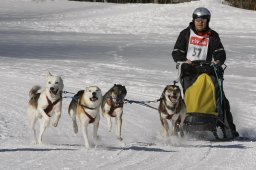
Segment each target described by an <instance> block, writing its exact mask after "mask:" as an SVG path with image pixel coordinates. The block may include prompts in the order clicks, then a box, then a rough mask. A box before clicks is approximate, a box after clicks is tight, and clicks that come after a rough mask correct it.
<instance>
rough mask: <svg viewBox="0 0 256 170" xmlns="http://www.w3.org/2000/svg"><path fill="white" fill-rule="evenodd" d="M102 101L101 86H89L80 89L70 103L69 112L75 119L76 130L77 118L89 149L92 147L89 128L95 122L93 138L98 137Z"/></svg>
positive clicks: (75, 128)
mask: <svg viewBox="0 0 256 170" xmlns="http://www.w3.org/2000/svg"><path fill="white" fill-rule="evenodd" d="M101 101H102V93H101V90H100V88H99V87H97V86H89V87H86V88H85V90H80V91H78V92H77V94H76V95H75V96H74V97H73V99H72V101H71V102H70V104H69V108H68V113H69V115H70V117H71V118H72V121H73V129H74V132H75V133H77V132H78V127H77V122H76V118H78V119H79V121H80V124H81V129H82V134H83V137H84V144H85V147H86V148H87V149H89V148H90V143H89V140H88V133H87V128H88V125H89V124H90V123H93V138H94V139H95V140H96V139H97V138H98V136H97V132H98V127H99V121H100V114H99V108H100V104H101Z"/></svg>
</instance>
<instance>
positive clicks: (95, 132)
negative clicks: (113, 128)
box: [93, 114, 100, 140]
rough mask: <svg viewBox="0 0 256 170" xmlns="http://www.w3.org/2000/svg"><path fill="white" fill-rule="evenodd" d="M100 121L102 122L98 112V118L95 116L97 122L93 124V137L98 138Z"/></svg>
mask: <svg viewBox="0 0 256 170" xmlns="http://www.w3.org/2000/svg"><path fill="white" fill-rule="evenodd" d="M99 122H100V115H99V114H97V116H96V118H95V122H94V125H93V139H94V140H97V139H98V135H97V133H98V129H99Z"/></svg>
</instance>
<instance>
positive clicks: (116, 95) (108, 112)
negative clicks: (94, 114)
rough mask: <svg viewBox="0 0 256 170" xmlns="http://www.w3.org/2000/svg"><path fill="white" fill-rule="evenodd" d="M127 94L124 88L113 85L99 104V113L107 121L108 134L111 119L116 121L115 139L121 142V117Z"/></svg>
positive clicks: (110, 127)
mask: <svg viewBox="0 0 256 170" xmlns="http://www.w3.org/2000/svg"><path fill="white" fill-rule="evenodd" d="M126 94H127V91H126V88H125V86H122V85H120V84H114V86H113V87H112V88H110V90H109V91H108V92H107V93H106V94H105V95H104V96H103V100H102V104H101V113H102V115H103V117H105V118H106V119H107V122H108V130H109V132H110V131H111V129H112V122H111V118H115V119H116V137H117V139H118V140H122V137H121V128H122V115H123V105H124V98H125V96H126Z"/></svg>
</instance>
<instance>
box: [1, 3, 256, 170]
mask: <svg viewBox="0 0 256 170" xmlns="http://www.w3.org/2000/svg"><path fill="white" fill-rule="evenodd" d="M0 4H1V5H0V37H1V38H0V70H1V71H0V82H1V85H0V94H1V96H2V97H1V103H0V106H1V107H0V169H17V170H23V169H24V170H27V169H53V170H55V169H56V170H57V169H65V170H69V169H74V170H77V169H107V170H109V169H111V170H115V169H138V170H142V169H145V170H148V169H209V170H210V169H230V170H231V169H232V170H233V169H255V167H256V149H255V147H256V143H255V141H256V140H255V139H256V130H255V128H256V103H255V101H256V90H255V89H256V77H255V72H256V50H255V49H256V48H255V42H256V13H255V11H249V10H242V9H237V8H233V7H229V6H226V5H223V4H221V3H220V0H201V1H194V2H191V3H182V4H168V5H158V4H104V3H87V2H71V1H66V0H55V1H50V0H48V1H43V2H42V1H38V0H37V1H36V0H34V1H32V0H1V3H0ZM199 6H205V7H208V8H209V9H210V11H211V12H212V19H211V23H210V26H211V27H212V28H213V29H215V30H216V31H217V32H219V34H220V37H221V39H222V42H223V44H224V46H225V49H226V52H227V57H228V59H227V61H226V64H227V65H228V68H227V70H226V72H225V82H224V88H225V92H226V95H227V97H228V98H229V100H230V103H231V111H232V113H233V117H234V122H235V124H236V125H237V129H238V132H239V133H240V135H241V136H243V137H247V138H248V139H249V140H246V141H230V142H212V141H205V140H199V139H194V138H185V139H176V138H171V140H172V144H170V142H169V140H166V139H164V138H163V137H162V135H161V126H160V120H159V115H158V113H157V111H155V110H153V109H150V108H147V107H143V106H140V105H136V104H126V105H125V106H124V115H123V119H124V122H123V138H124V140H123V141H122V142H118V141H117V140H116V139H115V137H114V133H113V132H111V133H109V132H108V131H107V128H106V120H105V119H104V118H101V122H100V128H99V135H100V140H99V141H96V142H95V143H94V144H93V142H92V139H91V137H90V141H91V142H92V144H93V148H92V149H90V150H86V149H84V146H83V139H82V134H81V131H79V133H78V135H74V133H73V129H72V122H71V119H70V118H69V116H68V114H67V107H68V104H69V102H70V99H64V101H63V103H64V104H63V114H62V117H61V119H60V122H59V126H58V127H57V128H54V127H52V126H50V127H49V128H48V129H47V130H46V133H45V135H44V142H45V145H41V146H39V145H32V144H31V133H30V129H29V128H28V122H27V117H26V108H27V102H28V92H29V90H30V88H31V87H32V86H33V85H36V84H38V85H41V86H43V85H44V84H45V82H44V81H45V77H46V75H47V72H48V71H50V72H52V73H53V74H58V75H62V76H63V79H64V84H65V90H66V91H70V92H77V91H78V90H80V89H83V88H85V87H86V86H89V85H97V86H99V87H100V88H101V89H102V91H103V92H106V91H107V90H108V89H109V88H111V87H112V86H113V84H114V83H121V84H123V85H125V86H126V88H127V91H128V95H127V99H130V100H139V101H141V100H146V101H147V100H156V99H158V98H159V97H160V95H161V93H162V91H163V89H164V87H165V86H166V85H167V84H171V83H172V81H173V80H174V79H175V78H176V76H177V70H176V69H175V64H174V62H173V60H172V58H171V51H172V48H173V46H174V43H175V41H176V38H177V36H178V34H179V32H180V31H181V30H182V29H183V28H185V27H187V26H188V23H189V22H190V21H191V14H192V12H193V10H194V9H195V8H196V7H199ZM157 105H158V103H153V104H152V106H154V107H157ZM90 130H91V129H90Z"/></svg>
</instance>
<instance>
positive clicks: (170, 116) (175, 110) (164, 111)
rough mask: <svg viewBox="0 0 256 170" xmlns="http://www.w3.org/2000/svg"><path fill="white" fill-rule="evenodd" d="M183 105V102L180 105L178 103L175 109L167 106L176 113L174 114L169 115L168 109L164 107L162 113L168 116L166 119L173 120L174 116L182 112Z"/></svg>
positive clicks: (180, 101)
mask: <svg viewBox="0 0 256 170" xmlns="http://www.w3.org/2000/svg"><path fill="white" fill-rule="evenodd" d="M165 105H166V104H165ZM181 105H182V100H179V103H178V104H177V105H176V106H175V107H173V108H171V107H168V106H167V105H166V106H167V108H168V109H170V110H172V111H173V112H174V114H172V115H170V114H169V113H168V111H167V109H166V107H164V109H163V112H162V113H163V114H164V115H166V119H172V117H173V115H175V114H178V113H179V112H180V110H181Z"/></svg>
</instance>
